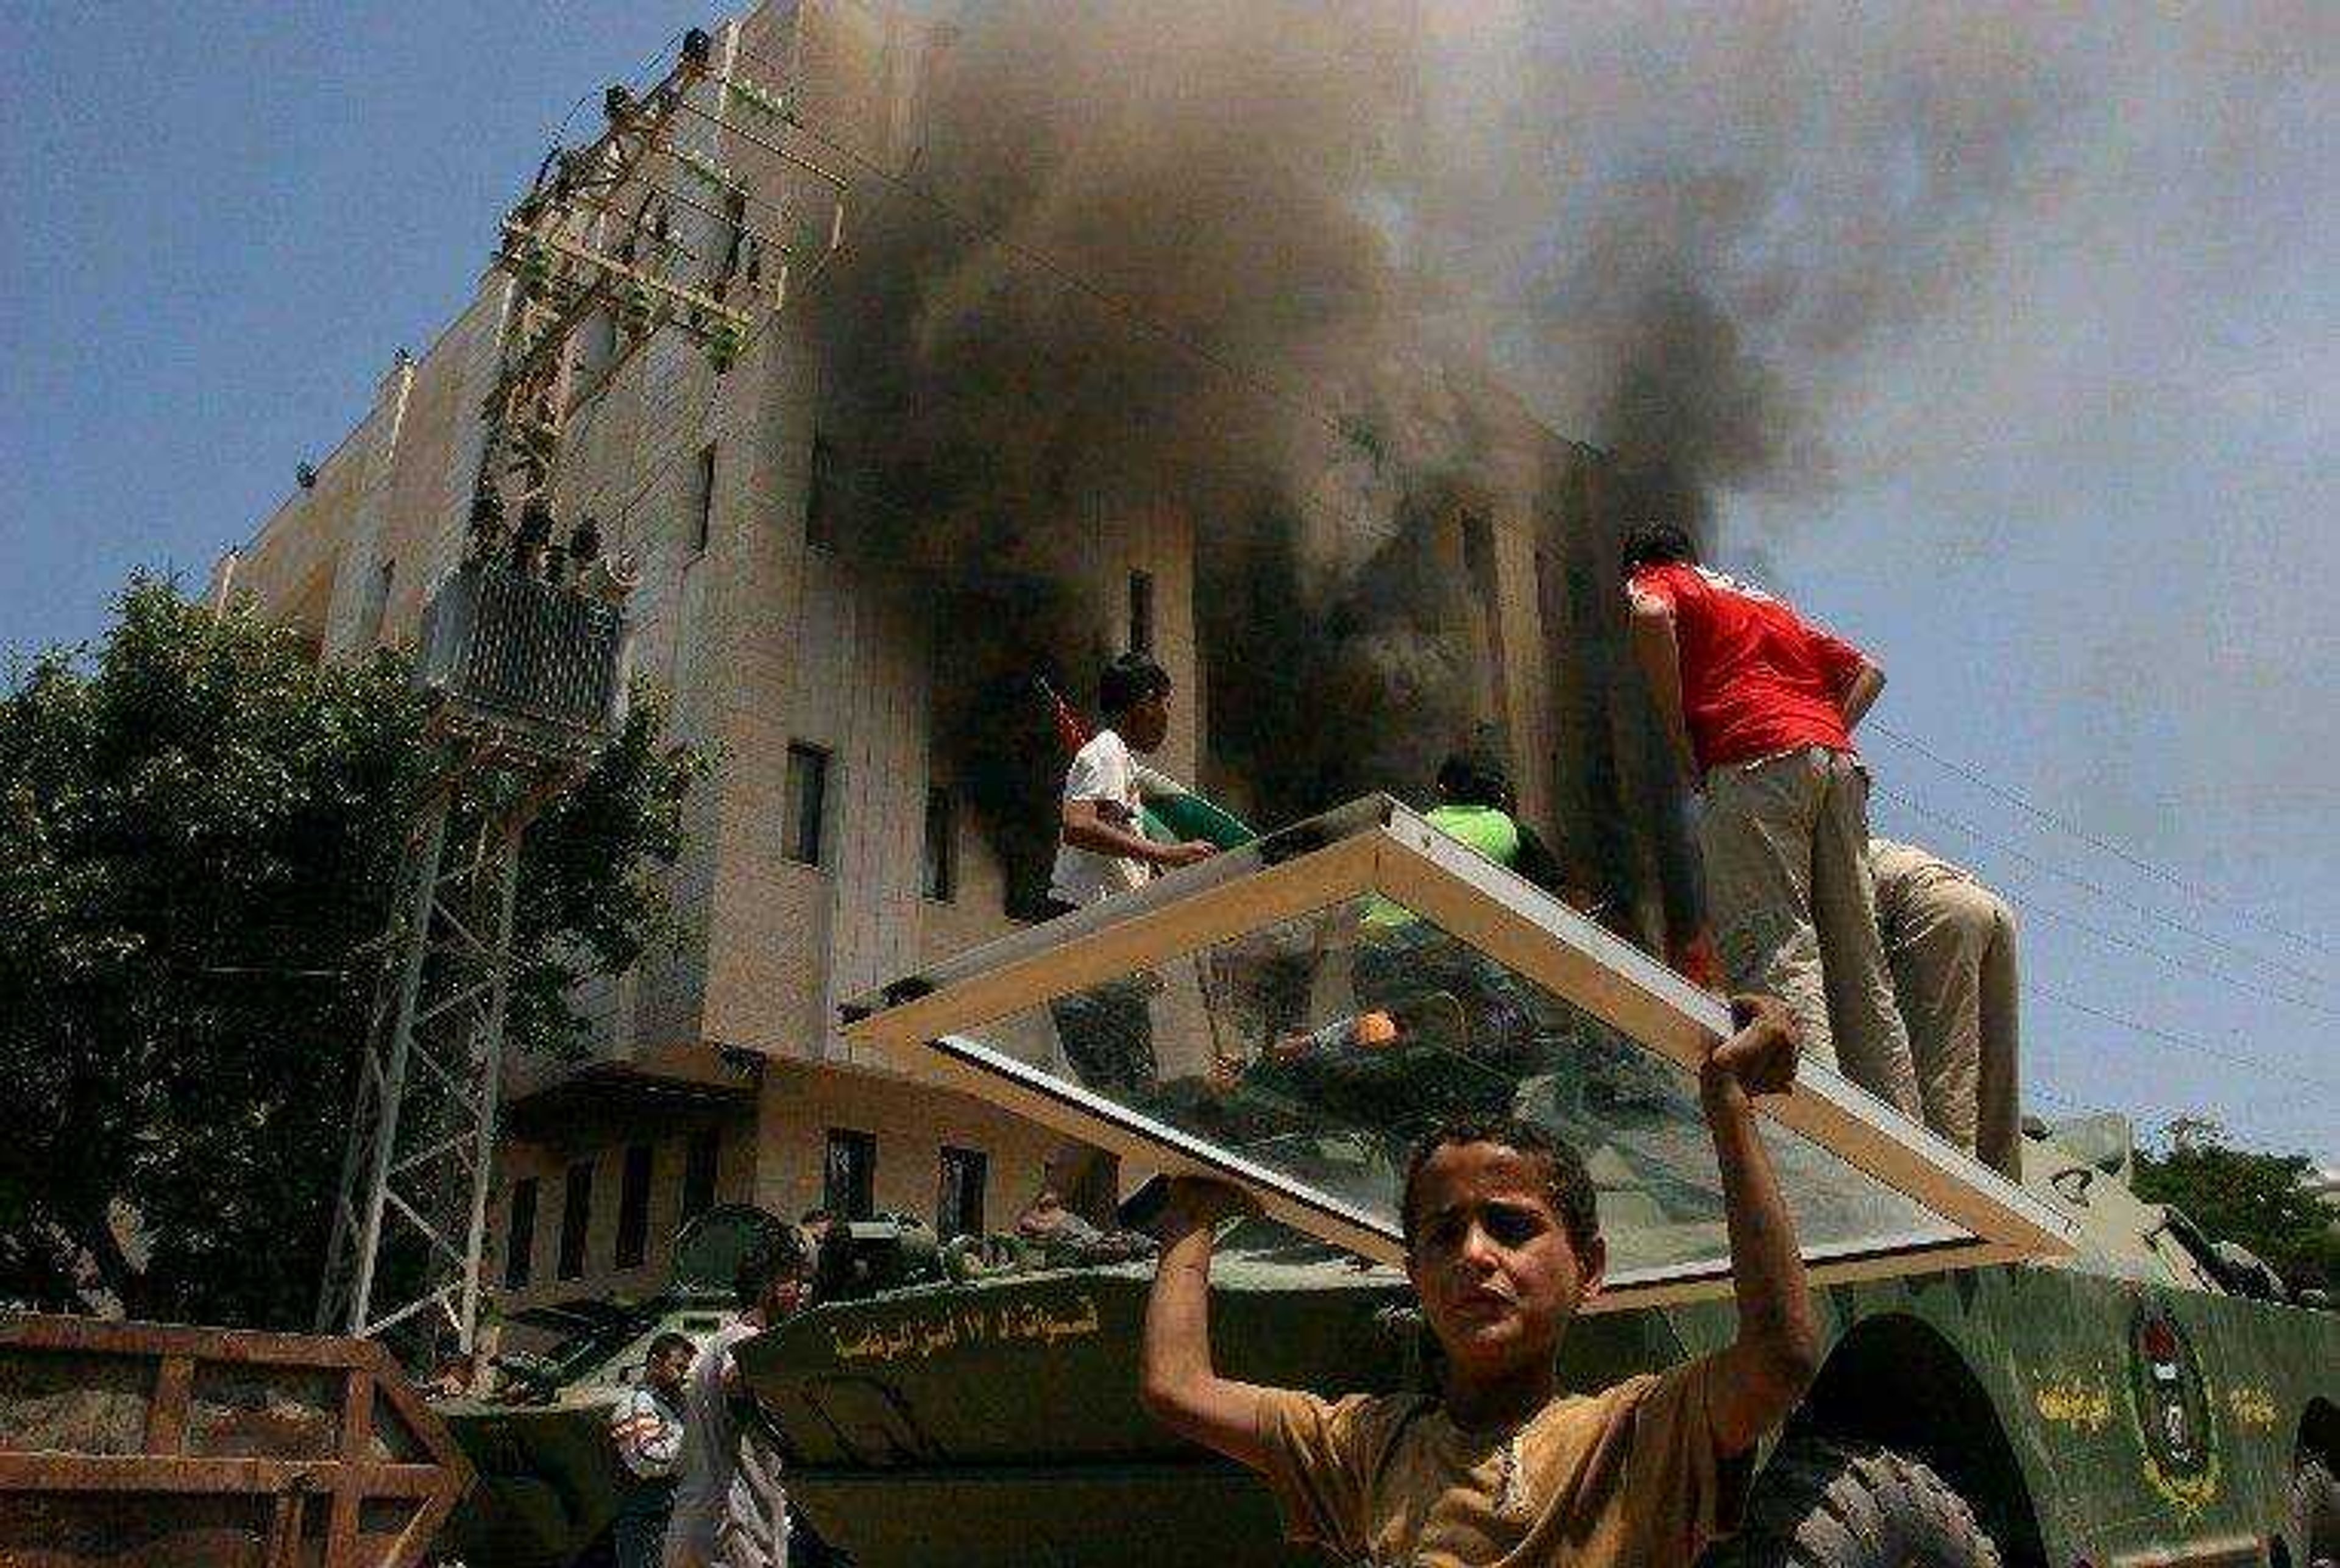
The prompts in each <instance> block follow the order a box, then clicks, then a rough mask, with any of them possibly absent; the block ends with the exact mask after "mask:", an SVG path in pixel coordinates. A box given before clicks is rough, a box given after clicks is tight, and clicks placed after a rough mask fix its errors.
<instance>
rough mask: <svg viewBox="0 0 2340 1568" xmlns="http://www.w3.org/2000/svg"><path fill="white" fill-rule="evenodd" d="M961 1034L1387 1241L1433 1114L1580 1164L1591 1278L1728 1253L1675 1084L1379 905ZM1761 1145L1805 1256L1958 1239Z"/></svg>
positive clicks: (1218, 948)
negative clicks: (1546, 1135) (1556, 1149)
mask: <svg viewBox="0 0 2340 1568" xmlns="http://www.w3.org/2000/svg"><path fill="white" fill-rule="evenodd" d="M964 1033H965V1036H966V1037H967V1038H969V1039H971V1040H973V1041H975V1042H977V1043H978V1044H980V1045H984V1046H987V1047H992V1048H994V1049H996V1050H998V1051H1001V1052H1004V1053H1006V1054H1007V1055H1009V1056H1011V1057H1015V1058H1016V1059H1017V1060H1018V1061H1021V1062H1024V1063H1026V1064H1028V1065H1029V1066H1030V1067H1032V1068H1034V1069H1036V1071H1037V1072H1039V1073H1041V1074H1045V1075H1046V1076H1047V1077H1050V1078H1053V1079H1055V1080H1056V1081H1058V1082H1062V1083H1067V1084H1072V1085H1076V1086H1077V1087H1081V1088H1084V1089H1086V1090H1088V1091H1090V1092H1091V1093H1093V1094H1095V1095H1097V1096H1099V1097H1103V1098H1104V1099H1106V1100H1107V1101H1109V1102H1110V1103H1111V1104H1113V1105H1115V1106H1117V1107H1123V1108H1124V1109H1125V1110H1128V1111H1131V1112H1135V1113H1136V1114H1137V1115H1138V1116H1143V1117H1145V1118H1146V1119H1148V1120H1151V1121H1154V1122H1157V1123H1160V1124H1162V1125H1164V1126H1168V1127H1171V1128H1174V1129H1176V1130H1178V1131H1181V1132H1185V1133H1188V1134H1191V1135H1193V1136H1195V1137H1198V1138H1202V1139H1205V1140H1207V1141H1208V1142H1210V1143H1211V1144H1213V1145H1215V1146H1218V1147H1220V1148H1222V1149H1225V1150H1226V1151H1227V1152H1229V1153H1231V1154H1233V1155H1234V1156H1238V1157H1240V1158H1241V1159H1243V1160H1245V1161H1248V1162H1251V1163H1253V1164H1255V1165H1257V1166H1262V1167H1264V1168H1265V1169H1266V1170H1269V1171H1272V1172H1274V1173H1275V1174H1277V1175H1279V1176H1283V1177H1284V1178H1286V1179H1287V1180H1289V1181H1290V1182H1291V1183H1293V1184H1294V1185H1295V1186H1299V1187H1304V1188H1306V1189H1309V1190H1311V1191H1313V1192H1314V1193H1316V1194H1319V1195H1322V1196H1324V1197H1326V1198H1329V1199H1331V1200H1333V1202H1334V1203H1335V1204H1337V1205H1338V1206H1341V1207H1344V1208H1346V1209H1349V1210H1351V1211H1353V1212H1355V1213H1357V1214H1359V1215H1361V1216H1363V1217H1365V1218H1366V1219H1367V1220H1368V1221H1369V1222H1370V1223H1372V1224H1373V1225H1375V1226H1377V1227H1381V1228H1385V1229H1387V1230H1390V1231H1392V1232H1395V1231H1396V1230H1398V1229H1399V1228H1400V1227H1399V1224H1398V1213H1397V1205H1398V1195H1399V1190H1400V1188H1401V1186H1402V1185H1403V1179H1404V1171H1405V1160H1406V1155H1407V1152H1408V1150H1409V1149H1410V1148H1411V1146H1412V1145H1413V1140H1414V1139H1415V1138H1416V1137H1418V1136H1421V1134H1423V1132H1425V1131H1427V1130H1428V1129H1429V1128H1430V1127H1432V1126H1434V1125H1436V1124H1437V1123H1438V1122H1440V1121H1442V1120H1443V1119H1446V1118H1449V1117H1457V1116H1521V1117H1522V1118H1524V1119H1526V1120H1529V1121H1532V1122H1535V1123H1537V1124H1539V1125H1541V1126H1545V1127H1548V1128H1550V1129H1551V1130H1552V1131H1553V1132H1555V1133H1557V1134H1558V1135H1560V1136H1562V1137H1563V1138H1564V1139H1566V1140H1567V1141H1568V1142H1569V1143H1570V1144H1572V1146H1574V1147H1575V1148H1576V1149H1577V1151H1578V1152H1579V1153H1580V1154H1581V1156H1583V1157H1584V1160H1585V1162H1586V1165H1587V1167H1588V1169H1589V1170H1590V1171H1591V1175H1592V1176H1593V1179H1594V1182H1595V1184H1596V1185H1597V1186H1599V1188H1600V1190H1601V1229H1602V1232H1603V1234H1604V1235H1605V1236H1607V1238H1608V1242H1609V1255H1610V1274H1611V1279H1612V1281H1615V1282H1617V1283H1619V1284H1630V1283H1631V1282H1632V1281H1633V1280H1635V1279H1636V1278H1643V1277H1651V1276H1656V1275H1665V1274H1669V1273H1679V1272H1680V1271H1681V1270H1682V1269H1683V1268H1685V1267H1686V1266H1687V1267H1700V1266H1705V1265H1713V1264H1714V1263H1716V1262H1717V1261H1719V1260H1720V1259H1721V1258H1723V1257H1724V1256H1725V1255H1726V1253H1727V1247H1726V1244H1725V1239H1724V1235H1723V1224H1722V1221H1723V1214H1722V1194H1721V1186H1720V1178H1719V1177H1718V1176H1717V1174H1716V1170H1715V1162H1714V1152H1713V1147H1712V1145H1711V1144H1710V1142H1709V1140H1708V1136H1707V1133H1706V1126H1705V1122H1704V1120H1703V1118H1702V1117H1701V1116H1700V1111H1699V1105H1698V1093H1697V1086H1696V1083H1695V1082H1694V1081H1693V1080H1692V1078H1691V1075H1690V1074H1689V1073H1688V1072H1686V1071H1685V1070H1683V1069H1682V1068H1681V1067H1677V1066H1675V1065H1674V1064H1673V1063H1672V1062H1671V1061H1669V1060H1667V1059H1665V1058H1663V1057H1658V1056H1655V1055H1653V1054H1652V1053H1651V1052H1650V1051H1648V1050H1646V1049H1644V1048H1643V1047H1639V1046H1637V1045H1635V1044H1634V1043H1633V1042H1632V1041H1631V1040H1629V1039H1627V1038H1626V1037H1623V1036H1621V1035H1620V1034H1619V1033H1618V1032H1617V1031H1616V1030H1614V1029H1612V1028H1611V1027H1609V1026H1607V1025H1606V1024H1603V1023H1601V1021H1600V1020H1598V1019H1596V1018H1594V1017H1591V1015H1590V1014H1588V1013H1586V1012H1584V1011H1583V1010H1581V1008H1578V1007H1574V1006H1573V1005H1572V1004H1571V1003H1569V1002H1567V1001H1565V1000H1563V999H1562V998H1561V997H1557V996H1555V995H1553V994H1552V992H1550V991H1548V990H1546V989H1544V988H1543V987H1541V986H1539V985H1537V984H1535V983H1534V982H1533V981H1532V980H1529V979H1527V978H1524V977H1522V976H1521V975H1518V974H1515V973H1513V972H1512V971H1510V970H1508V969H1506V968H1504V967H1503V966H1502V965H1501V964H1499V963H1497V962H1496V961H1495V960H1493V959H1492V958H1488V957H1486V956H1485V955H1483V954H1482V953H1480V952H1478V951H1476V950H1475V949H1473V948H1472V947H1470V946H1469V945H1468V944H1467V943H1464V942H1462V941H1459V940H1457V939H1456V938H1453V937H1452V936H1450V935H1448V934H1447V933H1446V932H1445V931H1443V930H1441V929H1440V928H1438V927H1436V926H1434V925H1433V924H1431V923H1430V922H1429V921H1427V920H1424V919H1422V918H1418V917H1416V916H1414V915H1413V914H1412V913H1411V912H1410V911H1408V910H1406V909H1404V908H1402V907H1401V906H1399V905H1396V904H1394V903H1392V902H1390V901H1389V900H1387V899H1385V898H1381V897H1379V896H1377V895H1364V896H1361V897H1357V898H1348V899H1344V900H1343V901H1342V902H1341V903H1339V904H1337V905H1335V906H1334V907H1332V908H1327V909H1324V910H1320V911H1317V912H1314V913H1313V914H1309V915H1304V916H1302V917H1300V918H1296V919H1291V920H1286V921H1283V922H1280V923H1278V924H1275V925H1272V926H1269V927H1266V928H1264V929H1261V930H1257V931H1254V932H1251V933H1248V934H1246V935H1244V936H1242V937H1239V938H1233V939H1231V940H1226V941H1222V942H1218V943H1215V944H1213V945H1211V946H1209V947H1207V948H1204V949H1203V950H1202V951H1201V952H1200V953H1198V954H1196V955H1195V957H1194V958H1191V959H1186V960H1180V961H1178V962H1175V963H1172V964H1169V965H1166V966H1164V967H1162V968H1157V969H1152V970H1147V971H1144V972H1141V973H1138V974H1135V975H1132V976H1129V977H1127V978H1122V979H1116V980H1111V981H1107V982H1106V983H1104V984H1102V985H1096V986H1092V987H1088V988H1086V989H1085V990H1082V991H1079V992H1076V993H1074V994H1072V995H1070V996H1066V997H1058V998H1056V1000H1054V1001H1052V1002H1050V1003H1047V1004H1046V1005H1044V1006H1041V1007H1030V1008H1026V1009H1023V1010H1021V1011H1019V1012H1016V1013H1014V1014H1011V1015H1010V1016H1008V1017H1005V1018H1001V1019H999V1020H996V1022H993V1023H990V1024H987V1025H983V1026H980V1027H976V1028H972V1029H969V1030H967V1031H965V1032H964ZM1765 1132H1766V1136H1767V1137H1768V1138H1769V1141H1770V1148H1771V1153H1772V1156H1773V1158H1774V1159H1775V1160H1776V1161H1777V1162H1778V1163H1779V1168H1780V1181H1781V1185H1782V1186H1783V1187H1785V1189H1786V1190H1787V1192H1788V1194H1789V1201H1790V1208H1791V1209H1792V1210H1793V1211H1794V1213H1795V1216H1796V1221H1797V1225H1798V1228H1799V1231H1800V1234H1801V1237H1802V1240H1803V1243H1804V1245H1805V1249H1806V1251H1807V1253H1808V1254H1811V1255H1831V1256H1847V1255H1869V1254H1872V1253H1877V1252H1880V1251H1885V1250H1889V1249H1906V1248H1910V1247H1925V1246H1929V1245H1939V1244H1944V1243H1950V1242H1956V1241H1958V1240H1961V1239H1963V1238H1964V1233H1963V1232H1961V1231H1959V1230H1958V1229H1956V1228H1955V1227H1953V1226H1948V1225H1947V1224H1945V1223H1944V1222H1943V1221H1941V1220H1940V1219H1938V1218H1937V1217H1935V1216H1933V1215H1931V1214H1930V1213H1929V1212H1928V1211H1927V1210H1926V1209H1925V1208H1923V1207H1922V1206H1919V1205H1918V1204H1917V1203H1915V1202H1913V1201H1912V1200H1910V1199H1909V1198H1908V1197H1905V1196H1902V1195H1901V1194H1899V1193H1898V1192H1896V1191H1894V1190H1893V1189H1892V1188H1890V1187H1888V1186H1884V1185H1883V1184H1882V1183H1880V1182H1878V1181H1877V1180H1875V1179H1874V1178H1873V1177H1870V1176H1867V1175H1865V1174H1864V1173H1862V1172H1860V1171H1859V1170H1857V1169H1855V1168H1854V1167H1852V1166H1850V1165H1849V1164H1847V1163H1846V1162H1845V1161H1844V1160H1842V1159H1840V1158H1839V1157H1838V1156H1836V1155H1833V1154H1831V1153H1829V1151H1828V1150H1826V1149H1824V1148H1821V1147H1819V1146H1817V1145H1814V1144H1812V1143H1810V1142H1808V1141H1807V1140H1805V1139H1803V1138H1802V1137H1800V1136H1797V1135H1796V1134H1794V1133H1793V1132H1790V1131H1789V1130H1788V1129H1786V1128H1784V1127H1780V1126H1777V1125H1772V1124H1767V1125H1766V1127H1765Z"/></svg>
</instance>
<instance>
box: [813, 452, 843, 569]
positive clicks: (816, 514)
mask: <svg viewBox="0 0 2340 1568" xmlns="http://www.w3.org/2000/svg"><path fill="white" fill-rule="evenodd" d="M840 488H841V486H840V484H839V476H838V471H837V449H836V448H835V447H833V446H831V445H829V443H828V440H827V439H826V438H825V437H822V436H818V435H816V436H814V437H813V438H812V465H811V475H810V478H809V479H808V481H807V483H806V488H805V542H806V543H807V544H808V545H810V546H812V547H813V548H814V549H815V550H834V549H836V548H837V514H838V511H839V509H840V504H841V502H842V500H843V498H842V497H841V496H840V495H839V493H838V491H839V490H840Z"/></svg>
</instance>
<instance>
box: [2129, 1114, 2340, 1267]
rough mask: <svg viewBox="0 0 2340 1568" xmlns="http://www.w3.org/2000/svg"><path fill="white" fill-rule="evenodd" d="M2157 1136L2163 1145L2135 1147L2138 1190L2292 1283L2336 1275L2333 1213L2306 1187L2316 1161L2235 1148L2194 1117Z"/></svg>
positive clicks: (2338, 1234) (2339, 1236) (2337, 1234)
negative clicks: (2236, 1244) (2242, 1247)
mask: <svg viewBox="0 0 2340 1568" xmlns="http://www.w3.org/2000/svg"><path fill="white" fill-rule="evenodd" d="M2163 1139H2164V1142H2165V1143H2166V1145H2167V1148H2166V1152H2162V1153H2156V1152H2155V1151H2154V1150H2152V1149H2150V1148H2140V1149H2139V1150H2138V1151H2137V1194H2138V1196H2142V1197H2144V1198H2146V1199H2147V1201H2148V1202H2152V1203H2166V1204H2169V1205H2172V1206H2176V1207H2177V1208H2180V1209H2183V1210H2184V1211H2185V1212H2186V1217H2187V1218H2189V1219H2191V1220H2193V1221H2194V1222H2195V1223H2196V1225H2198V1226H2201V1227H2202V1228H2203V1229H2204V1230H2206V1231H2207V1232H2209V1233H2210V1235H2212V1236H2216V1237H2217V1238H2218V1239H2219V1240H2221V1241H2234V1242H2240V1243H2241V1244H2242V1245H2245V1246H2246V1247H2248V1248H2250V1250H2251V1251H2253V1252H2254V1253H2256V1254H2257V1255H2259V1256H2260V1257H2261V1258H2263V1259H2264V1260H2266V1264H2267V1265H2268V1266H2269V1267H2271V1268H2273V1269H2274V1270H2275V1271H2276V1274H2278V1275H2281V1276H2282V1277H2283V1280H2284V1283H2285V1285H2289V1286H2291V1287H2292V1288H2293V1289H2295V1290H2297V1289H2306V1288H2311V1287H2313V1288H2316V1289H2323V1290H2329V1289H2331V1288H2332V1286H2333V1285H2334V1283H2335V1281H2340V1229H2335V1217H2340V1216H2335V1215H2334V1213H2333V1211H2332V1210H2331V1209H2330V1208H2327V1207H2325V1206H2324V1205H2323V1204H2322V1203H2321V1202H2319V1201H2318V1200H2317V1199H2316V1197H2315V1195H2314V1194H2312V1193H2310V1192H2309V1191H2308V1190H2307V1186H2306V1183H2307V1180H2308V1178H2309V1177H2311V1176H2314V1175H2315V1163H2314V1162H2313V1161H2312V1160H2310V1159H2309V1158H2308V1157H2307V1156H2305V1155H2274V1154H2262V1153H2259V1152H2257V1151H2255V1150H2251V1149H2243V1148H2236V1146H2233V1145H2232V1144H2230V1143H2228V1142H2227V1141H2226V1132H2225V1129H2223V1128H2221V1127H2220V1126H2218V1125H2217V1124H2216V1123H2215V1122H2206V1121H2202V1120H2200V1119H2198V1118H2180V1119H2179V1120H2178V1121H2176V1122H2173V1123H2172V1124H2171V1125H2170V1126H2168V1127H2167V1128H2166V1129H2164V1134H2163Z"/></svg>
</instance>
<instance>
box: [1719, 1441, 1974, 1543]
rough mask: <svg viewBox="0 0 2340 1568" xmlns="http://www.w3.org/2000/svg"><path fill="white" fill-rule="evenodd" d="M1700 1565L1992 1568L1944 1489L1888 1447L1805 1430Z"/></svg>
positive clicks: (1970, 1524)
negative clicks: (1736, 1524)
mask: <svg viewBox="0 0 2340 1568" xmlns="http://www.w3.org/2000/svg"><path fill="white" fill-rule="evenodd" d="M1705 1562H1706V1563H1707V1568H2000V1559H1999V1555H1998V1546H1997V1545H1996V1544H1995V1543H1993V1542H1992V1541H1991V1538H1990V1536H1989V1534H1988V1533H1987V1532H1986V1531H1985V1530H1984V1529H1983V1527H1982V1526H1981V1525H1980V1524H1978V1523H1976V1521H1975V1516H1974V1510H1973V1509H1971V1508H1969V1507H1968V1506H1967V1502H1966V1499H1965V1498H1963V1497H1960V1496H1959V1495H1958V1493H1957V1492H1955V1491H1954V1490H1952V1489H1951V1486H1950V1484H1949V1483H1948V1482H1947V1481H1945V1480H1943V1479H1942V1478H1941V1477H1940V1476H1939V1475H1938V1474H1935V1473H1934V1472H1933V1471H1932V1470H1931V1469H1930V1468H1929V1467H1928V1466H1927V1465H1925V1464H1922V1463H1921V1462H1919V1461H1918V1460H1915V1459H1912V1458H1910V1457H1909V1455H1907V1454H1897V1453H1895V1452H1894V1451H1893V1450H1892V1449H1890V1448H1878V1447H1873V1446H1870V1445H1868V1444H1848V1443H1837V1442H1833V1441H1831V1440H1830V1439H1828V1438H1825V1437H1817V1436H1812V1435H1810V1434H1807V1435H1803V1436H1799V1437H1791V1438H1790V1439H1788V1440H1787V1441H1786V1442H1784V1443H1782V1444H1780V1447H1779V1449H1778V1451H1777V1452H1775V1453H1774V1454H1772V1455H1771V1463H1770V1464H1767V1465H1765V1466H1764V1467H1763V1471H1762V1474H1760V1475H1758V1476H1757V1477H1756V1478H1755V1485H1754V1491H1753V1493H1752V1494H1750V1497H1749V1499H1748V1503H1747V1517H1746V1519H1745V1521H1744V1522H1743V1523H1742V1524H1741V1527H1740V1531H1739V1533H1737V1534H1735V1535H1733V1536H1732V1537H1730V1539H1729V1540H1728V1541H1725V1542H1723V1543H1721V1544H1720V1546H1718V1547H1717V1548H1716V1549H1715V1550H1714V1551H1712V1552H1710V1553H1708V1554H1707V1556H1706V1559H1705Z"/></svg>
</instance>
